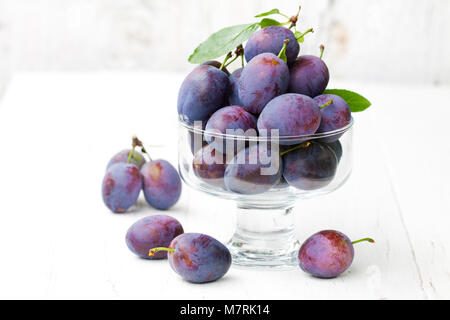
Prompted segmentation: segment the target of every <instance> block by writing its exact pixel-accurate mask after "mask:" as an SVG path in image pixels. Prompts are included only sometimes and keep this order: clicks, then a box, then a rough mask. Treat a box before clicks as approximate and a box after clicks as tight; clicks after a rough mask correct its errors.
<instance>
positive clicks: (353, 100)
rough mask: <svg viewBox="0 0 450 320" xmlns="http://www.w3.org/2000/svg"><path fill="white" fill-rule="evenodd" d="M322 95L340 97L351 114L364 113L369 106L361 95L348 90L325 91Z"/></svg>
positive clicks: (367, 101) (368, 102)
mask: <svg viewBox="0 0 450 320" xmlns="http://www.w3.org/2000/svg"><path fill="white" fill-rule="evenodd" d="M324 94H335V95H337V96H339V97H341V98H342V99H344V100H345V101H346V102H347V103H348V106H349V107H350V110H351V111H352V112H361V111H364V110H366V109H367V108H368V107H370V105H371V103H370V101H369V100H367V99H366V98H364V97H363V96H362V95H360V94H358V93H356V92H353V91H349V90H343V89H327V90H325V92H324Z"/></svg>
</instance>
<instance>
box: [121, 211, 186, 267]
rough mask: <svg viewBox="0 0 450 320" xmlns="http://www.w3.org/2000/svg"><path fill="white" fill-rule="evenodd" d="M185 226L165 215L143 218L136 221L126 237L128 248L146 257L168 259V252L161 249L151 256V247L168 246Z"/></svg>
mask: <svg viewBox="0 0 450 320" xmlns="http://www.w3.org/2000/svg"><path fill="white" fill-rule="evenodd" d="M183 232H184V231H183V227H182V226H181V224H180V223H179V222H178V220H176V219H174V218H172V217H169V216H165V215H155V216H149V217H145V218H142V219H140V220H138V221H137V222H135V223H134V224H133V225H132V226H131V227H130V228H129V229H128V232H127V235H126V237H125V240H126V243H127V246H128V248H129V249H130V250H131V252H133V253H135V254H136V255H138V256H139V257H141V258H144V259H150V260H154V259H167V252H164V251H161V252H157V253H156V254H154V255H152V256H149V254H148V253H149V251H150V249H153V248H155V247H167V246H168V245H170V242H171V241H172V240H173V239H174V238H175V237H177V236H179V235H180V234H182V233H183Z"/></svg>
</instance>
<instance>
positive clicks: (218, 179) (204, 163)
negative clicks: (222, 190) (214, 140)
mask: <svg viewBox="0 0 450 320" xmlns="http://www.w3.org/2000/svg"><path fill="white" fill-rule="evenodd" d="M226 160H227V159H226V156H225V155H223V154H222V153H221V152H219V151H217V150H216V149H214V147H213V146H212V145H206V146H204V147H203V148H202V149H200V150H199V151H197V153H196V154H195V155H194V160H193V162H192V168H193V170H194V174H195V175H196V176H197V177H199V178H200V179H201V180H203V181H205V182H207V183H209V184H211V185H215V186H219V187H224V185H225V184H224V180H223V176H224V174H225V168H226V167H227V164H226Z"/></svg>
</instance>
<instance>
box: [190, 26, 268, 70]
mask: <svg viewBox="0 0 450 320" xmlns="http://www.w3.org/2000/svg"><path fill="white" fill-rule="evenodd" d="M259 26H260V25H259V23H258V22H257V23H252V24H241V25H236V26H232V27H228V28H224V29H221V30H219V31H217V32H216V33H213V34H212V35H211V36H210V37H209V38H208V39H206V40H205V41H204V42H202V43H201V44H200V45H199V46H198V47H197V48H196V49H195V50H194V52H193V53H192V54H191V56H190V57H189V62H190V63H203V62H205V61H208V60H212V59H215V58H217V57H220V56H223V55H224V54H227V53H228V52H230V51H233V49H235V48H236V47H237V46H238V45H240V44H242V43H243V42H245V41H246V40H248V39H249V38H250V37H251V35H252V34H253V33H255V31H256V30H258V29H259Z"/></svg>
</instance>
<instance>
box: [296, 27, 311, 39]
mask: <svg viewBox="0 0 450 320" xmlns="http://www.w3.org/2000/svg"><path fill="white" fill-rule="evenodd" d="M310 32H311V33H314V29H313V28H310V29H308V30H306V31H305V32H303V33H302V34H300V35H299V36H298V37H296V38H295V39H297V40H298V39H301V38H303V37H304V36H305V35H307V34H308V33H310Z"/></svg>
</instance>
